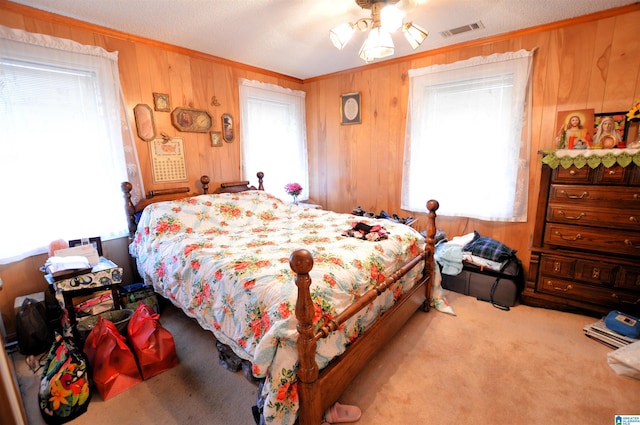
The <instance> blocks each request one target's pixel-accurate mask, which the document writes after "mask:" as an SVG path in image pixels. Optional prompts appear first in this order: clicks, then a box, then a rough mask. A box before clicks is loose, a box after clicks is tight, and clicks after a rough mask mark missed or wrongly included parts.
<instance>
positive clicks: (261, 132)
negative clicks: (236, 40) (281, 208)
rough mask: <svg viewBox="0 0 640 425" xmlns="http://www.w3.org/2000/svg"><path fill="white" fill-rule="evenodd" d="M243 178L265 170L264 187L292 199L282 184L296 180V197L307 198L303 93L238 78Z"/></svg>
mask: <svg viewBox="0 0 640 425" xmlns="http://www.w3.org/2000/svg"><path fill="white" fill-rule="evenodd" d="M240 115H241V120H240V129H241V132H242V143H241V151H242V155H241V156H242V175H243V179H245V180H250V181H255V176H256V173H257V172H258V171H262V172H264V173H265V189H266V190H267V191H268V192H269V193H271V194H273V195H275V196H277V197H279V198H281V199H282V200H284V201H291V200H292V198H291V196H289V195H287V193H286V192H285V190H284V186H285V185H286V184H287V183H299V184H300V185H301V186H302V188H303V191H302V194H301V195H300V196H299V197H298V199H299V200H306V199H308V198H309V167H308V160H307V136H306V126H305V93H304V92H303V91H299V90H290V89H286V88H283V87H280V86H276V85H273V84H266V83H261V82H258V81H250V80H246V79H242V80H240Z"/></svg>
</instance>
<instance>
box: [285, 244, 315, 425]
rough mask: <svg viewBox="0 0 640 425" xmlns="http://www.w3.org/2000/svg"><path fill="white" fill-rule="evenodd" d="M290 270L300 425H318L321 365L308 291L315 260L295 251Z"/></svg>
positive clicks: (304, 251)
mask: <svg viewBox="0 0 640 425" xmlns="http://www.w3.org/2000/svg"><path fill="white" fill-rule="evenodd" d="M289 265H290V266H291V270H293V271H294V272H295V273H296V286H297V287H298V299H297V300H296V318H297V319H298V324H297V326H296V327H297V329H298V343H297V347H298V356H299V358H300V364H299V366H298V397H299V400H300V409H299V411H298V423H299V424H300V425H318V424H319V423H320V422H322V399H321V397H320V396H319V394H318V393H317V392H316V393H315V394H314V391H313V388H314V383H315V382H316V381H317V380H318V364H317V363H316V339H315V337H314V334H315V332H314V327H313V316H314V314H315V310H314V306H313V300H312V299H311V293H310V292H309V287H310V286H311V277H309V272H310V271H311V269H312V268H313V257H312V256H311V253H310V252H309V251H307V250H306V249H299V250H297V251H294V252H293V253H292V254H291V257H289Z"/></svg>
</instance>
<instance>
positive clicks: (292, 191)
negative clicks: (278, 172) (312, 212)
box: [284, 183, 302, 196]
mask: <svg viewBox="0 0 640 425" xmlns="http://www.w3.org/2000/svg"><path fill="white" fill-rule="evenodd" d="M284 190H285V191H286V192H287V193H288V194H289V195H291V196H298V195H300V194H301V193H302V186H300V185H299V184H298V183H288V184H286V185H285V186H284Z"/></svg>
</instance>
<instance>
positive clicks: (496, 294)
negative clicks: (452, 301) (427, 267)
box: [442, 257, 524, 310]
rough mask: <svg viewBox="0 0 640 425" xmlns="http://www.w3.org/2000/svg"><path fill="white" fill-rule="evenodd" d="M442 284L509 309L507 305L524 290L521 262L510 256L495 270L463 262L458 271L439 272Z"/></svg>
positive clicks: (446, 287) (510, 304)
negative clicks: (460, 270)
mask: <svg viewBox="0 0 640 425" xmlns="http://www.w3.org/2000/svg"><path fill="white" fill-rule="evenodd" d="M442 287H443V288H444V289H449V290H451V291H455V292H459V293H461V294H464V295H470V296H472V297H476V298H477V299H478V300H481V301H488V302H490V303H491V304H493V305H494V306H495V307H498V308H501V309H503V310H509V307H513V306H514V305H515V304H516V302H517V301H518V299H519V297H520V293H521V292H522V290H523V289H524V276H523V273H522V263H521V262H520V260H519V259H518V258H516V257H513V258H512V259H511V260H509V261H508V262H507V263H506V264H505V265H504V267H503V268H502V270H500V271H499V272H498V271H494V270H491V269H488V268H480V267H479V266H476V265H475V264H471V263H467V262H463V267H462V272H460V274H458V275H456V276H451V275H447V274H442Z"/></svg>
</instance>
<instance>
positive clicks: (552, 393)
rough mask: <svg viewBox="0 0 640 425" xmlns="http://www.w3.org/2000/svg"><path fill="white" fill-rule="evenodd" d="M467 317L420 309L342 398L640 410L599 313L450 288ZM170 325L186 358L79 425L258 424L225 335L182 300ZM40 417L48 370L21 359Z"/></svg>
mask: <svg viewBox="0 0 640 425" xmlns="http://www.w3.org/2000/svg"><path fill="white" fill-rule="evenodd" d="M447 296H448V299H449V302H450V304H451V305H452V307H453V308H454V310H455V312H456V313H457V316H455V317H454V316H450V315H446V314H443V313H439V312H436V311H431V312H429V313H421V312H417V313H416V314H415V315H414V316H413V317H412V318H411V320H410V321H409V322H408V323H407V325H406V326H405V327H404V328H403V329H402V330H401V331H400V332H399V333H398V334H397V335H396V337H395V338H394V339H393V340H392V341H390V343H389V345H388V346H387V347H386V348H385V349H384V350H383V351H382V352H380V354H379V355H378V356H377V357H376V358H375V359H374V361H373V362H372V363H371V365H370V367H369V369H368V370H367V371H366V372H364V373H362V374H361V375H360V376H359V377H358V378H357V379H355V380H354V381H353V382H352V384H351V386H350V387H349V388H348V389H347V391H346V392H345V393H344V394H343V397H342V398H341V400H340V401H341V402H343V403H348V404H355V405H358V406H360V408H361V409H362V418H361V419H360V421H359V423H360V424H366V425H383V424H418V423H420V424H422V423H429V424H452V423H464V424H483V425H484V424H490V423H491V424H514V423H518V424H545V425H546V424H582V425H584V424H587V425H588V424H594V425H601V424H613V423H614V415H616V414H627V415H632V414H633V415H640V396H639V394H640V381H638V380H634V379H632V378H628V377H622V376H619V375H617V374H616V373H615V372H614V371H613V370H612V369H611V368H610V367H609V366H608V365H607V361H606V359H607V353H608V352H609V351H611V349H610V348H608V347H606V346H604V345H602V344H600V343H598V342H596V341H594V340H591V339H589V338H587V337H585V336H584V332H583V330H582V328H583V327H584V326H585V325H586V324H588V323H593V322H594V321H595V320H596V319H594V318H592V317H587V316H581V315H576V314H570V313H562V312H558V311H552V310H545V309H538V308H532V307H528V306H516V307H514V308H512V309H511V311H508V312H506V311H502V310H499V309H497V308H494V307H492V306H491V305H490V304H489V303H485V302H480V301H476V300H475V299H474V298H472V297H466V296H463V295H459V294H456V293H453V292H447ZM161 320H162V323H163V324H164V325H165V327H166V328H167V329H169V330H170V331H171V332H172V333H173V335H174V338H175V340H176V346H177V351H178V356H179V358H180V364H179V365H178V366H177V367H175V368H173V369H171V370H169V371H167V372H164V373H162V374H160V375H157V376H155V377H153V378H151V379H149V380H147V381H144V382H142V383H140V384H138V385H136V386H134V387H133V388H130V389H129V390H127V391H125V392H124V393H122V394H120V395H117V396H116V397H114V398H112V399H109V400H108V401H106V402H105V401H102V400H101V399H100V397H99V396H98V395H97V393H95V394H94V396H93V398H92V401H91V404H90V405H89V410H88V411H87V413H85V414H84V415H82V416H81V417H79V418H78V419H76V420H75V421H73V422H72V423H73V424H76V425H84V424H87V425H102V424H105V425H106V424H113V423H118V424H141V423H142V424H146V423H154V424H204V423H206V424H214V425H215V424H224V425H236V424H237V425H251V424H253V423H254V422H253V418H252V415H251V406H252V405H253V404H255V398H256V390H257V387H256V386H255V385H253V384H251V383H249V382H248V381H247V380H246V379H245V378H244V376H242V374H241V373H231V372H228V371H226V370H225V369H224V368H222V367H221V366H220V365H219V364H218V358H217V350H216V348H215V341H214V338H213V335H212V334H210V333H209V332H207V331H204V330H202V329H201V328H200V327H199V326H198V325H197V323H196V322H195V321H193V320H192V319H189V318H187V317H186V316H184V314H182V313H181V312H180V311H178V310H176V309H175V308H173V307H166V308H165V309H164V311H163V313H162V318H161ZM13 358H14V361H15V363H16V369H17V372H18V374H19V383H20V387H21V392H22V396H23V400H24V404H25V408H26V411H27V416H28V420H29V424H32V425H39V424H42V423H43V421H42V419H41V417H40V415H39V411H38V408H37V389H38V384H39V376H37V375H33V374H32V373H31V372H30V370H29V369H28V367H27V366H26V364H25V362H24V357H23V356H21V355H20V354H13Z"/></svg>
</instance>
